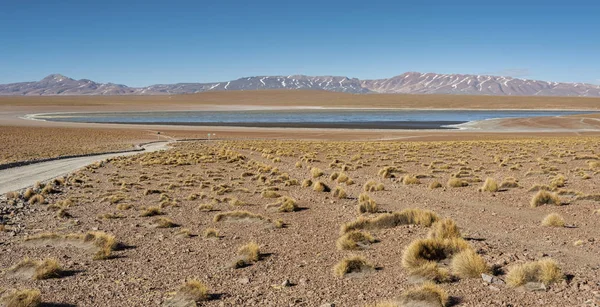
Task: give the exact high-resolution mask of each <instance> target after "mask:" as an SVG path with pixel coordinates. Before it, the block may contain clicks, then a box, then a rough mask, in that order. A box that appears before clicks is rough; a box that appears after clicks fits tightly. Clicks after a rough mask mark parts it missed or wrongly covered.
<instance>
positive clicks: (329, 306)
mask: <svg viewBox="0 0 600 307" xmlns="http://www.w3.org/2000/svg"><path fill="white" fill-rule="evenodd" d="M319 307H335V304H332V303H325V304H321V306H319Z"/></svg>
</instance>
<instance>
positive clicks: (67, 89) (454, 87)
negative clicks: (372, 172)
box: [0, 72, 600, 97]
mask: <svg viewBox="0 0 600 307" xmlns="http://www.w3.org/2000/svg"><path fill="white" fill-rule="evenodd" d="M262 89H293V90H325V91H333V92H344V93H353V94H365V93H402V94H461V95H500V96H502V95H512V96H517V95H519V96H582V97H600V86H598V85H592V84H584V83H558V82H547V81H536V80H525V79H518V78H511V77H500V76H483V75H461V74H434V73H418V72H407V73H404V74H401V75H398V76H395V77H392V78H388V79H377V80H359V79H356V78H348V77H341V76H316V77H312V76H304V75H292V76H257V77H246V78H240V79H237V80H232V81H225V82H213V83H177V84H156V85H151V86H147V87H142V88H134V87H128V86H126V85H121V84H113V83H97V82H94V81H91V80H87V79H81V80H74V79H71V78H68V77H65V76H63V75H59V74H53V75H49V76H48V77H46V78H44V79H42V80H40V81H35V82H20V83H12V84H5V85H0V95H166V94H191V93H200V92H206V91H232V90H262Z"/></svg>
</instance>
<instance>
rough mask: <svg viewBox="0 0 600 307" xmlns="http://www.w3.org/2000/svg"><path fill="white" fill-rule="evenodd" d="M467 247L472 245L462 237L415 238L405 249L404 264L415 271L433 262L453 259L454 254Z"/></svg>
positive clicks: (469, 247)
mask: <svg viewBox="0 0 600 307" xmlns="http://www.w3.org/2000/svg"><path fill="white" fill-rule="evenodd" d="M467 249H471V246H469V243H467V242H466V241H465V240H463V239H460V238H452V239H419V240H415V241H413V242H412V243H410V244H409V245H408V246H407V247H406V248H405V249H404V253H403V256H402V266H403V267H404V268H406V269H408V270H409V271H415V270H417V269H419V268H420V267H421V266H423V265H427V264H430V263H432V262H433V263H436V262H440V261H443V260H446V259H452V257H453V256H454V255H456V254H458V253H460V252H462V251H464V250H467Z"/></svg>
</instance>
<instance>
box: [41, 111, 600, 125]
mask: <svg viewBox="0 0 600 307" xmlns="http://www.w3.org/2000/svg"><path fill="white" fill-rule="evenodd" d="M592 112H593V111H554V110H553V111H539V110H402V109H294V110H252V111H164V112H162V111H161V112H94V113H52V114H39V115H34V116H31V118H33V119H39V120H48V121H60V122H81V123H118V124H151V125H192V126H241V127H305V128H354V129H454V128H455V127H452V125H457V124H463V123H466V122H471V121H479V120H486V119H493V118H523V117H538V116H562V115H572V114H584V113H592Z"/></svg>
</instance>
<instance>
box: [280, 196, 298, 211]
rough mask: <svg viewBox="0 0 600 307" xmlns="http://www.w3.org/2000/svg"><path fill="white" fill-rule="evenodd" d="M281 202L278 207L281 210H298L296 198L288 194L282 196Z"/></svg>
mask: <svg viewBox="0 0 600 307" xmlns="http://www.w3.org/2000/svg"><path fill="white" fill-rule="evenodd" d="M280 203H281V205H280V206H279V208H278V209H277V210H278V211H279V212H294V211H296V210H298V205H297V204H296V200H295V199H293V198H291V197H287V196H284V197H282V198H281V201H280Z"/></svg>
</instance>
